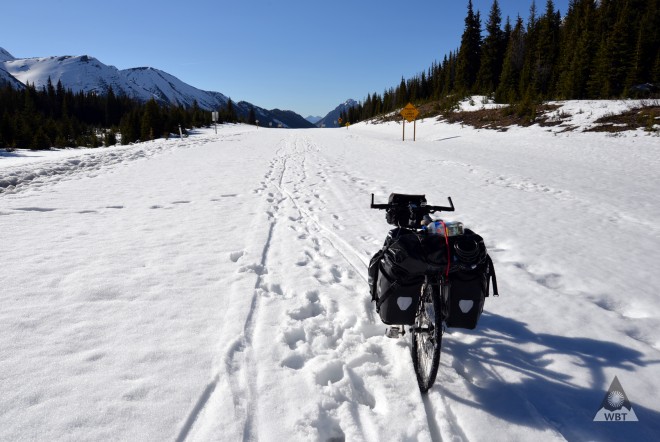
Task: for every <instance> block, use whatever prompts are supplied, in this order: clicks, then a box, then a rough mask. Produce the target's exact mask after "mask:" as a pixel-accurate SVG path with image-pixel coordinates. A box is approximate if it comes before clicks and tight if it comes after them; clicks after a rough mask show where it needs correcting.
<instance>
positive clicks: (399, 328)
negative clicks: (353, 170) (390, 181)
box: [369, 193, 498, 393]
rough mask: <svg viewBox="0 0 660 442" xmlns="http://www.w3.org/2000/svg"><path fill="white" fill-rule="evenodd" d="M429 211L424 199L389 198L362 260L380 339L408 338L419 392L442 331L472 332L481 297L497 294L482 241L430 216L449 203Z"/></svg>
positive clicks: (434, 363)
mask: <svg viewBox="0 0 660 442" xmlns="http://www.w3.org/2000/svg"><path fill="white" fill-rule="evenodd" d="M448 200H449V206H432V205H428V204H427V202H426V197H425V195H405V194H398V193H393V194H391V195H390V197H389V200H388V202H387V204H374V195H373V194H372V195H371V208H372V209H378V210H385V218H386V220H387V222H388V223H389V224H391V225H393V226H395V228H394V229H392V230H390V232H389V233H388V235H387V238H386V239H385V244H384V245H383V248H382V249H381V250H379V251H378V252H377V253H376V254H375V255H374V256H373V258H372V259H371V261H370V263H369V288H370V291H371V297H372V300H373V301H374V302H375V303H376V310H377V311H378V314H379V315H380V318H381V320H382V322H383V323H385V324H387V325H389V326H390V327H389V328H388V330H387V336H388V337H391V338H398V337H400V336H403V335H405V329H406V327H408V330H409V332H410V335H411V340H412V346H411V354H412V360H413V366H414V368H415V372H416V374H417V382H418V384H419V388H420V390H421V391H422V393H425V392H427V391H428V389H429V388H431V386H432V385H433V383H434V382H435V378H436V375H437V372H438V364H439V363H440V351H441V346H442V335H443V332H444V330H445V328H446V327H450V328H451V327H456V328H464V329H474V328H475V327H476V326H477V323H478V321H479V317H480V316H481V313H482V311H483V307H484V300H485V298H486V297H487V296H488V295H489V291H490V282H491V281H492V286H493V294H494V295H495V296H498V291H497V279H496V277H495V268H494V267H493V261H492V260H491V258H490V256H489V255H488V252H487V250H486V246H485V244H484V240H483V238H482V237H481V236H479V235H477V234H476V233H474V232H473V231H472V230H470V229H465V228H464V227H463V224H462V223H460V222H456V221H454V222H445V221H443V220H441V219H433V218H432V217H431V216H430V215H432V214H434V213H437V212H453V211H454V204H453V202H452V200H451V198H448Z"/></svg>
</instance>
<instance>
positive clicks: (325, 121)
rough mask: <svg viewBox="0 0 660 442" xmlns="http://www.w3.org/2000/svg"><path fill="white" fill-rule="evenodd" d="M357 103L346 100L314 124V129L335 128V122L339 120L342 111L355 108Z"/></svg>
mask: <svg viewBox="0 0 660 442" xmlns="http://www.w3.org/2000/svg"><path fill="white" fill-rule="evenodd" d="M357 104H358V103H357V101H355V100H353V99H351V98H349V99H348V100H346V101H344V102H343V103H342V104H340V105H339V106H337V107H336V108H334V109H333V110H331V111H330V112H328V114H327V115H326V116H325V117H323V118H321V119H320V120H319V121H317V122H316V123H314V124H315V125H316V127H337V123H336V122H337V120H338V119H339V114H340V113H341V112H342V111H347V110H348V109H350V108H352V107H353V106H357Z"/></svg>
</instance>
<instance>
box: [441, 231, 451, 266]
mask: <svg viewBox="0 0 660 442" xmlns="http://www.w3.org/2000/svg"><path fill="white" fill-rule="evenodd" d="M440 222H441V223H442V229H443V230H444V232H445V245H446V246H447V277H449V266H450V265H451V254H450V252H449V232H448V231H447V225H446V224H445V222H444V221H443V220H440Z"/></svg>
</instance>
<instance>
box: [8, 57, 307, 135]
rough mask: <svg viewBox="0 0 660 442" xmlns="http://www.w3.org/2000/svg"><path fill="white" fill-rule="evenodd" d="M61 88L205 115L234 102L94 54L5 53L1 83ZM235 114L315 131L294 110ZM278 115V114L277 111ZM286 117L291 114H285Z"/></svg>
mask: <svg viewBox="0 0 660 442" xmlns="http://www.w3.org/2000/svg"><path fill="white" fill-rule="evenodd" d="M49 80H50V82H51V83H52V84H57V83H58V82H61V83H62V86H63V87H64V88H65V89H71V90H72V91H73V92H76V93H77V92H84V93H96V94H100V95H105V94H106V93H107V92H108V91H109V90H110V88H112V90H113V92H114V93H115V94H117V95H125V96H128V97H131V98H134V99H137V100H139V101H142V102H146V101H149V100H150V99H152V98H153V99H154V100H156V101H157V102H159V103H161V104H169V105H174V106H179V105H181V106H184V107H187V108H188V107H192V106H193V105H194V103H195V102H197V105H198V106H199V107H200V108H202V109H205V110H209V111H211V110H219V109H222V108H225V107H226V106H227V103H228V101H229V100H230V98H229V97H227V96H226V95H224V94H222V93H220V92H216V91H205V90H201V89H198V88H196V87H194V86H192V85H190V84H188V83H185V82H184V81H182V80H180V79H179V78H177V77H175V76H174V75H172V74H169V73H167V72H165V71H162V70H160V69H157V68H153V67H147V66H142V67H136V68H128V69H122V70H119V69H117V68H116V67H115V66H111V65H106V64H104V63H103V62H101V61H100V60H98V59H97V58H95V57H92V56H90V55H77V56H73V55H65V56H49V57H31V58H15V57H14V56H12V55H11V53H9V52H8V51H7V50H5V49H4V48H0V84H11V85H12V87H15V88H18V87H23V86H24V85H25V84H27V83H30V84H32V85H34V86H35V87H36V88H42V87H45V86H47V84H48V81H49ZM232 102H233V103H234V104H235V106H234V110H235V112H236V114H237V115H238V116H239V117H240V118H243V119H247V118H248V116H249V112H250V109H251V108H252V109H254V110H255V114H256V115H257V119H259V120H260V123H261V125H267V124H269V123H272V125H273V126H274V127H278V126H280V125H281V126H282V127H288V128H307V127H314V126H313V125H311V124H310V123H309V122H307V121H306V120H305V119H304V118H303V117H302V116H300V115H298V114H296V113H295V112H294V111H281V110H279V109H274V110H272V111H271V110H267V109H263V108H261V107H258V106H255V105H253V104H252V103H248V102H244V101H239V102H238V103H235V102H234V101H233V100H232ZM275 111H276V112H275ZM283 112H286V113H283Z"/></svg>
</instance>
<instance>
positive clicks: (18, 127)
mask: <svg viewBox="0 0 660 442" xmlns="http://www.w3.org/2000/svg"><path fill="white" fill-rule="evenodd" d="M0 118H1V120H0V147H4V148H10V149H11V148H18V149H48V148H51V147H59V148H62V147H99V146H111V145H114V144H117V142H118V141H119V142H120V143H121V144H129V143H133V142H136V141H139V140H142V141H146V140H153V139H156V138H162V137H165V138H167V137H169V135H170V134H178V133H179V126H181V130H182V132H183V133H186V129H191V128H193V127H202V126H209V125H210V124H211V115H210V112H208V111H206V110H203V109H201V108H200V107H199V105H198V104H197V102H194V103H193V105H192V106H191V107H189V108H186V107H184V106H181V105H179V106H172V105H164V104H161V103H158V102H156V101H155V100H154V99H151V100H149V101H148V102H146V103H143V102H140V101H138V100H135V99H132V98H129V97H127V96H123V95H122V96H119V95H116V94H115V93H114V91H113V90H112V88H111V87H110V88H109V89H108V92H107V93H106V94H104V95H99V94H96V93H93V92H77V93H74V92H72V91H71V90H70V89H65V88H64V87H63V86H62V83H61V82H59V81H58V82H57V84H56V85H53V84H52V82H51V80H50V78H49V79H48V82H47V84H46V86H44V87H42V88H40V89H37V88H36V87H35V86H34V84H27V85H26V86H25V88H23V89H22V90H19V89H14V88H12V87H11V86H10V85H5V86H2V87H0ZM219 120H220V121H219V122H236V121H238V117H237V115H236V112H235V110H234V105H233V103H232V101H231V99H230V100H229V102H228V103H227V106H226V107H224V108H223V109H219Z"/></svg>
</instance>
